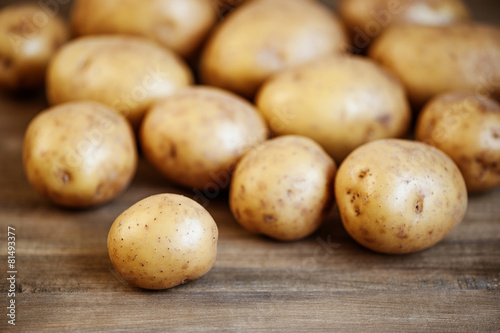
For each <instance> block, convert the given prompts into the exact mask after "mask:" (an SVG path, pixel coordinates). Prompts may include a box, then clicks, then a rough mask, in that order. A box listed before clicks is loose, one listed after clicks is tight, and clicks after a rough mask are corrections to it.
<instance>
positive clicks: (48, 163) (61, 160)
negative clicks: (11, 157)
mask: <svg viewBox="0 0 500 333" xmlns="http://www.w3.org/2000/svg"><path fill="white" fill-rule="evenodd" d="M136 150H137V148H136V142H135V137H134V133H133V132H132V129H131V127H130V124H129V123H128V122H127V120H126V119H125V118H124V117H123V116H121V115H119V114H118V113H116V112H115V111H114V110H111V109H110V108H108V107H107V106H105V105H102V104H99V103H95V102H72V103H66V104H62V105H58V106H55V107H52V108H50V109H47V110H45V111H43V112H42V113H40V114H38V115H37V116H36V117H35V118H34V119H33V120H32V121H31V122H30V124H29V126H28V129H27V130H26V134H25V137H24V144H23V163H24V169H25V171H26V175H27V177H28V180H29V182H30V183H31V185H32V186H33V187H34V188H35V189H36V190H37V191H38V192H40V193H41V194H42V195H44V196H45V197H47V198H48V199H50V200H51V201H53V202H54V203H56V204H59V205H62V206H67V207H89V206H94V205H98V204H101V203H104V202H106V201H109V200H111V199H113V198H114V197H116V196H117V195H118V194H120V193H121V192H122V191H123V190H124V189H125V188H126V187H127V186H128V184H129V183H130V181H131V180H132V177H133V176H134V174H135V170H136V165H137V151H136Z"/></svg>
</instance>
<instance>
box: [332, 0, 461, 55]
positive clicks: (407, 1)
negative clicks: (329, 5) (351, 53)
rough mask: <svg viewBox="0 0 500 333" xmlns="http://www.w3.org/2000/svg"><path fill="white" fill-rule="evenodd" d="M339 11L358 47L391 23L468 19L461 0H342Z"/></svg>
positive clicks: (426, 22) (360, 47) (434, 22)
mask: <svg viewBox="0 0 500 333" xmlns="http://www.w3.org/2000/svg"><path fill="white" fill-rule="evenodd" d="M339 14H340V16H341V18H342V20H343V22H344V23H345V24H346V26H347V27H348V28H349V31H350V33H351V36H352V38H353V45H354V48H355V49H358V50H363V49H365V48H366V47H367V46H368V45H369V44H370V42H371V41H372V40H374V39H375V38H376V37H377V36H378V35H380V33H381V32H382V31H383V30H384V29H385V28H386V27H388V26H389V25H391V24H395V23H415V24H424V25H447V24H450V23H454V22H462V21H467V20H468V19H469V13H468V10H467V7H466V6H465V5H464V3H463V1H462V0H398V1H394V0H341V1H340V3H339Z"/></svg>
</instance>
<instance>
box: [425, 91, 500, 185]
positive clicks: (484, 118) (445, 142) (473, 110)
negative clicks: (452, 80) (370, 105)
mask: <svg viewBox="0 0 500 333" xmlns="http://www.w3.org/2000/svg"><path fill="white" fill-rule="evenodd" d="M415 137H416V138H417V139H418V140H420V141H422V142H425V143H427V144H430V145H432V146H435V147H437V148H439V149H440V150H442V151H443V152H445V153H446V154H447V155H448V156H450V157H451V159H452V160H453V161H454V162H455V163H456V164H457V166H458V167H459V169H460V171H461V172H462V175H463V176H464V179H465V182H466V184H467V190H468V191H469V192H479V191H485V190H488V189H492V188H494V187H497V186H500V104H498V103H497V102H496V101H494V100H491V99H489V98H486V97H482V96H479V95H476V94H473V93H463V92H452V93H445V94H442V95H438V96H436V97H435V98H433V99H432V100H431V101H430V102H429V103H427V104H426V106H425V108H424V109H423V110H422V112H421V113H420V114H419V116H418V119H417V125H416V128H415Z"/></svg>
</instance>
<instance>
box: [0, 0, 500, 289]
mask: <svg viewBox="0 0 500 333" xmlns="http://www.w3.org/2000/svg"><path fill="white" fill-rule="evenodd" d="M339 13H340V16H337V15H336V14H334V13H333V12H331V11H330V10H329V9H328V8H327V7H325V6H324V5H322V4H321V3H320V2H318V1H315V0H294V1H289V0H246V1H242V0H240V1H220V0H189V1H188V0H183V1H180V0H152V1H139V0H127V1H117V0H113V1H105V2H103V1H91V0H77V1H75V2H74V3H73V7H72V12H71V16H70V22H69V25H68V27H70V28H68V27H67V26H66V25H65V23H63V21H62V20H61V19H59V18H58V17H57V16H56V15H53V13H51V12H50V11H48V9H47V8H42V7H40V5H35V4H32V5H29V4H28V5H14V6H11V7H6V8H4V9H3V10H2V11H1V12H0V68H1V69H2V70H1V71H0V86H1V87H2V88H4V89H6V90H8V91H16V90H25V89H33V88H38V87H41V86H43V84H44V82H45V89H46V93H47V100H48V102H49V104H50V105H51V107H50V108H48V109H47V110H44V111H42V112H41V113H40V114H39V115H37V116H36V117H35V118H34V119H33V120H32V122H31V123H30V125H29V126H28V128H27V131H26V136H25V141H24V147H23V149H24V151H23V158H24V167H25V170H26V175H27V177H28V179H29V181H30V183H31V184H32V185H33V187H34V188H35V189H36V190H37V191H39V192H40V193H41V194H43V195H44V196H46V197H47V198H49V199H50V200H51V201H53V202H55V203H56V204H59V205H62V206H68V207H90V206H94V205H98V204H103V203H105V202H108V201H110V200H112V199H113V198H115V197H116V196H117V195H119V194H120V193H121V192H122V191H124V190H125V189H126V188H127V187H128V185H129V184H130V182H131V180H132V179H133V176H134V173H135V170H136V165H137V159H138V155H142V156H143V157H144V158H145V159H147V160H148V161H149V162H150V163H151V164H152V165H153V166H154V167H155V168H156V169H157V170H158V171H159V173H161V174H162V175H163V176H165V177H166V178H168V179H169V180H170V181H172V182H173V183H175V184H178V185H180V186H183V187H187V188H191V189H193V193H200V192H201V193H205V192H206V191H211V192H212V193H213V192H214V191H215V192H216V193H218V192H220V191H224V190H228V191H229V206H230V210H231V212H232V214H233V216H234V218H235V220H236V221H237V222H238V223H239V224H241V225H242V226H243V227H244V228H246V229H248V230H250V231H252V232H256V233H260V234H263V235H266V236H268V237H271V238H273V239H277V240H283V241H294V240H299V239H301V238H304V237H307V236H308V235H310V234H312V233H313V232H314V231H316V230H317V229H318V228H319V226H320V225H321V224H322V223H323V221H324V220H325V219H326V217H327V216H328V215H329V212H330V211H331V208H332V206H333V204H334V202H336V203H337V206H338V209H339V212H340V216H341V219H342V222H343V225H344V227H345V229H346V230H347V232H348V233H349V234H350V235H351V236H352V237H353V238H354V239H355V240H356V241H357V242H359V243H360V244H361V245H363V246H365V247H367V248H368V249H371V250H374V251H377V252H382V253H394V254H396V253H411V252H415V251H420V250H423V249H426V248H428V247H430V246H432V245H434V244H435V243H437V242H439V241H440V240H441V239H443V238H444V237H445V236H446V235H447V234H448V233H449V232H450V231H451V230H452V229H453V227H455V226H456V225H457V224H458V223H459V222H460V221H461V220H462V218H463V217H464V215H465V212H466V209H467V196H468V192H469V193H471V192H479V191H486V190H490V189H492V188H495V187H498V186H500V105H499V104H498V102H497V101H496V100H495V99H497V100H498V99H499V98H500V85H499V84H498V82H500V29H499V28H498V27H493V26H487V25H484V24H480V23H476V22H473V21H471V20H470V18H469V15H468V12H467V9H466V8H465V6H464V5H463V3H462V2H461V1H459V0H404V1H403V0H402V1H391V0H342V1H340V4H339ZM42 18H43V19H42ZM69 36H72V37H73V38H71V39H69ZM353 53H356V54H353ZM412 138H414V139H412ZM138 146H139V148H140V153H138V149H137V147H138ZM337 166H338V170H337ZM217 239H218V232H217V226H216V224H215V222H214V221H213V219H212V218H211V217H210V214H209V213H208V212H207V211H206V210H205V209H204V208H203V207H202V206H201V205H200V204H198V203H196V202H194V201H193V200H192V199H188V198H186V197H182V196H178V195H174V194H161V195H156V196H152V197H149V198H145V199H144V200H142V201H140V202H138V203H137V204H135V205H133V206H132V207H130V208H129V209H128V210H126V211H125V212H123V213H122V214H121V215H120V216H119V217H118V218H117V219H116V220H115V222H114V223H113V225H112V227H111V229H110V232H109V236H108V250H109V253H110V258H111V261H112V263H113V265H114V266H115V268H116V270H117V271H118V272H119V273H120V274H121V275H122V276H123V277H124V278H125V279H126V280H127V281H128V282H130V283H131V284H133V285H136V286H139V287H142V288H150V289H163V288H170V287H173V286H175V285H178V284H180V283H184V282H186V281H188V280H191V279H194V278H198V277H200V276H202V275H203V274H205V273H206V272H207V271H208V270H209V269H210V268H211V267H212V265H213V263H214V261H215V256H216V252H217ZM132 254H133V255H132Z"/></svg>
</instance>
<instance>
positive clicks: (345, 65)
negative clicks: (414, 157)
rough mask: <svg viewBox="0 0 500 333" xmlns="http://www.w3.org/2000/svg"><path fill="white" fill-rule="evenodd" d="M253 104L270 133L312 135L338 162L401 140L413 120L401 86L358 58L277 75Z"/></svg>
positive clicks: (333, 59)
mask: <svg viewBox="0 0 500 333" xmlns="http://www.w3.org/2000/svg"><path fill="white" fill-rule="evenodd" d="M256 103H257V106H258V108H259V110H260V111H261V112H262V113H263V115H264V117H265V118H266V120H267V121H268V123H269V124H270V127H271V130H272V131H273V132H274V133H276V134H278V135H284V134H300V135H304V136H307V137H310V138H312V139H314V140H315V141H316V142H318V143H319V144H320V145H321V146H322V147H323V148H324V149H325V150H326V151H327V152H328V153H329V154H330V155H331V156H333V158H334V159H335V161H337V162H340V161H341V160H343V159H344V158H345V157H346V156H347V154H349V153H350V152H351V151H352V150H353V149H354V148H356V147H357V146H359V145H361V144H363V143H365V142H368V141H371V140H375V139H380V138H387V137H399V136H403V135H404V134H405V133H406V132H407V130H408V127H409V124H410V118H411V113H410V107H409V105H408V101H407V99H406V95H405V91H404V88H403V86H402V85H401V83H399V82H398V81H397V80H396V79H395V78H394V77H393V76H392V75H391V74H390V73H388V72H387V71H385V70H384V69H383V68H381V67H380V66H378V65H377V64H376V63H375V62H373V61H371V60H369V59H367V58H362V57H357V56H353V57H329V58H325V59H321V60H316V61H313V62H310V63H308V64H306V65H303V66H300V67H297V68H293V69H290V70H288V71H284V72H281V73H278V74H276V75H275V76H273V77H272V78H271V79H270V80H268V81H266V82H265V83H264V84H263V86H262V88H261V89H260V90H259V93H258V95H257V98H256Z"/></svg>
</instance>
